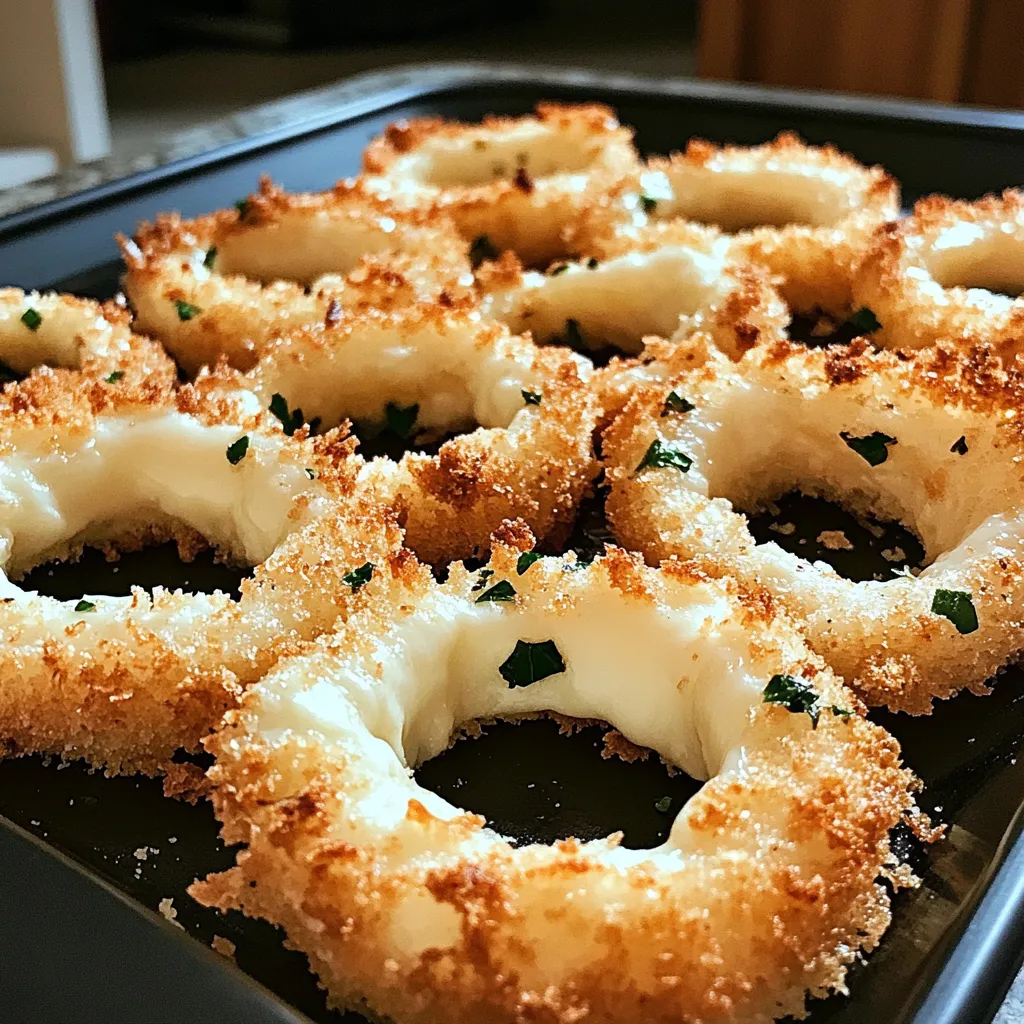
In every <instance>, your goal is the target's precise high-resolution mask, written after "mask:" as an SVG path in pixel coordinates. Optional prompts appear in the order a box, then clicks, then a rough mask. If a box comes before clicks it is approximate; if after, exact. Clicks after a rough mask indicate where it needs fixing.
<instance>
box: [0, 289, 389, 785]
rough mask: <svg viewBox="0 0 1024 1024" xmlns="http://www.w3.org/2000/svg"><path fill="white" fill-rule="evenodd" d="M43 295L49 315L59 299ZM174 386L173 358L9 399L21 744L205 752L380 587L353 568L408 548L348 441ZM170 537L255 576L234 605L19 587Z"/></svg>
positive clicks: (56, 378)
mask: <svg viewBox="0 0 1024 1024" xmlns="http://www.w3.org/2000/svg"><path fill="white" fill-rule="evenodd" d="M32 301H34V302H36V303H37V304H38V307H39V309H40V310H43V311H44V312H42V313H41V315H43V316H44V317H45V316H47V315H48V313H47V312H45V311H46V310H47V309H48V307H49V306H51V305H52V304H53V303H52V302H40V301H39V300H38V299H33V300H32ZM84 305H85V304H82V303H77V304H72V305H71V307H70V308H71V310H72V311H74V310H80V309H82V308H83V306H84ZM33 308H35V307H33ZM53 315H54V318H55V319H56V314H53ZM68 315H69V317H70V314H68ZM92 319H93V320H94V321H96V322H98V321H99V320H100V319H101V311H100V310H99V308H98V307H95V306H94V307H93V317H92ZM44 325H45V320H44ZM39 330H40V332H42V330H43V326H40V328H39ZM97 330H100V331H101V329H100V328H97ZM117 330H118V328H117V327H116V325H115V326H113V327H112V332H116V331H117ZM5 333H6V332H5V330H0V345H2V342H3V340H5V339H4V335H5ZM137 340H138V341H139V342H140V343H141V342H142V339H137ZM5 351H6V352H7V354H8V357H9V356H10V350H9V349H5ZM121 365H125V364H121ZM173 382H174V368H173V365H172V364H171V363H170V361H169V360H167V359H166V358H164V372H163V373H162V374H161V375H158V374H155V373H152V372H150V373H145V374H142V373H140V372H139V371H138V370H137V369H134V370H133V369H132V368H130V367H128V366H126V368H125V369H124V370H123V371H121V370H113V371H110V372H109V373H108V374H107V375H106V377H104V378H99V379H97V378H93V377H89V376H88V375H87V374H85V373H82V372H79V371H74V370H64V369H57V370H54V369H51V368H49V367H44V368H41V369H37V370H35V371H33V372H32V373H30V374H29V376H28V377H26V378H25V379H24V380H22V381H19V382H16V383H11V384H8V385H7V386H6V388H5V389H4V391H3V394H2V395H0V570H2V572H0V748H2V749H3V750H4V751H5V752H6V753H8V754H22V753H30V752H42V753H46V754H56V755H60V756H62V757H68V758H76V757H83V758H86V759H88V760H89V761H90V762H91V763H92V764H94V765H100V766H103V767H105V768H107V769H108V770H111V771H117V770H141V771H146V772H155V771H158V770H160V769H161V768H163V767H165V766H166V765H167V764H168V763H169V762H170V759H171V756H172V754H173V753H174V751H175V750H176V749H178V748H186V749H196V747H197V745H198V743H199V740H200V738H201V737H202V736H203V735H204V734H206V733H207V732H208V731H209V730H210V728H211V727H212V726H213V725H214V724H215V723H216V722H217V721H218V719H219V718H220V716H221V715H222V714H223V712H224V710H225V709H226V708H228V707H229V706H231V705H232V704H233V703H234V702H235V701H236V700H237V698H238V695H239V694H240V692H241V690H242V689H243V688H244V686H245V685H247V684H248V683H251V682H252V681H253V680H255V679H256V678H258V677H259V676H260V675H261V674H262V673H263V672H265V671H266V670H267V668H269V667H270V665H272V664H273V662H274V661H275V660H276V659H277V658H278V657H279V656H280V655H281V654H282V653H284V652H286V651H290V650H292V649H293V648H294V646H295V645H296V643H298V642H299V641H303V640H308V639H310V638H312V637H314V636H316V635H317V634H318V633H320V632H322V631H323V630H324V629H328V628H330V627H332V626H333V625H334V623H335V621H336V619H337V618H338V616H339V615H341V614H344V613H345V611H346V609H347V608H348V606H349V605H350V604H351V603H352V602H353V601H357V602H358V601H365V600H368V599H369V594H370V593H371V592H372V588H366V591H365V593H364V592H363V591H361V590H360V592H359V593H356V592H355V590H354V589H353V587H352V586H351V585H350V584H349V583H346V581H345V576H346V574H348V573H350V572H351V571H352V570H353V569H357V568H358V567H359V566H361V565H363V564H364V563H365V562H367V561H372V560H373V559H380V558H381V557H382V552H385V553H386V550H387V548H388V545H390V546H392V547H394V546H396V545H398V544H400V537H401V535H400V532H399V530H398V528H397V526H392V527H390V528H389V529H388V530H384V529H383V528H382V526H381V524H382V523H386V522H387V519H386V517H385V516H384V514H383V513H382V512H381V511H380V510H375V509H374V507H372V506H370V505H369V504H368V503H364V502H357V501H356V500H355V498H353V497H352V495H353V494H354V485H355V480H354V474H355V469H354V467H353V466H352V465H351V464H350V462H349V460H347V458H346V456H347V455H349V454H350V453H351V448H352V446H351V443H348V442H344V441H343V440H341V439H339V438H338V437H337V436H325V437H322V438H316V439H313V440H309V439H302V438H296V437H292V438H288V437H286V436H285V435H284V433H283V432H282V430H281V427H280V424H278V422H277V420H276V419H275V418H274V417H272V416H270V415H268V414H267V413H265V412H263V411H262V410H261V409H260V403H259V399H258V398H257V396H255V395H254V394H252V393H250V392H246V391H241V390H238V387H237V382H236V381H235V380H234V378H231V377H227V378H226V379H225V380H224V381H222V382H220V383H218V382H217V381H216V380H214V379H213V378H207V379H206V380H205V381H204V382H203V384H202V386H198V387H193V386H186V387H184V388H181V389H175V388H174V387H173ZM368 524H369V525H368ZM166 540H176V541H177V542H178V544H179V547H180V548H181V549H182V551H183V554H184V555H185V556H186V557H188V555H189V553H192V552H195V551H196V550H197V549H198V548H200V547H204V546H212V547H213V548H214V549H215V550H216V552H217V553H218V555H219V556H220V557H221V558H223V559H225V560H228V561H231V562H234V563H241V564H244V565H251V566H256V567H257V568H256V571H255V575H254V577H253V578H252V579H250V580H247V581H245V582H243V584H242V588H241V591H242V595H241V599H240V600H238V601H235V600H233V599H232V598H231V597H230V596H229V595H227V594H224V593H220V592H216V593H213V594H201V593H199V594H188V593H182V592H181V591H175V592H169V591H166V590H163V589H161V588H156V589H155V590H154V591H153V593H152V594H149V593H147V592H145V591H143V590H141V589H135V590H134V591H133V593H132V595H131V596H130V597H106V596H102V595H93V594H86V595H84V596H83V597H82V599H81V600H78V601H74V600H72V601H59V600H56V599H53V598H50V597H46V596H44V595H41V594H39V593H37V592H33V591H26V590H23V589H22V588H21V587H19V586H18V585H17V582H16V581H17V580H18V578H19V577H20V576H21V575H22V574H24V573H25V572H26V571H28V570H29V569H31V568H32V567H34V566H36V565H39V564H41V563H44V562H46V561H49V560H51V559H63V558H74V557H76V556H77V555H78V554H79V553H80V552H81V550H82V548H83V547H84V546H87V545H91V546H96V547H100V548H102V549H106V550H107V551H108V552H119V551H125V550H132V549H136V548H139V547H142V546H143V545H145V544H148V543H152V542H160V541H166Z"/></svg>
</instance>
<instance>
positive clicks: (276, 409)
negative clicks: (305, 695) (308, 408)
mask: <svg viewBox="0 0 1024 1024" xmlns="http://www.w3.org/2000/svg"><path fill="white" fill-rule="evenodd" d="M270 411H271V412H272V413H273V414H274V415H275V416H276V417H277V418H278V419H279V420H280V421H281V428H282V429H283V430H284V432H285V433H286V434H287V435H288V436H289V437H291V436H292V434H294V433H295V431H296V430H298V429H299V427H301V426H302V424H303V423H305V422H306V421H305V420H304V419H303V417H302V410H301V409H296V410H295V411H294V412H291V411H290V410H289V409H288V402H287V401H286V400H285V397H284V395H279V394H278V393H277V392H276V391H275V392H274V394H273V396H272V397H271V399H270Z"/></svg>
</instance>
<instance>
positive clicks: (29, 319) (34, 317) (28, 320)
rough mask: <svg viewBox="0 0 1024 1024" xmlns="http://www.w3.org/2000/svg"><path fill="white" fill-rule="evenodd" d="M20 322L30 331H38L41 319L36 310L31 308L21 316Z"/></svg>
mask: <svg viewBox="0 0 1024 1024" xmlns="http://www.w3.org/2000/svg"><path fill="white" fill-rule="evenodd" d="M21 322H22V323H23V324H24V325H25V326H26V327H27V328H28V329H29V330H30V331H38V330H39V325H40V324H41V323H42V322H43V318H42V317H41V316H40V315H39V310H38V309H33V308H32V307H31V306H29V307H28V309H26V310H25V312H24V313H22V314H21Z"/></svg>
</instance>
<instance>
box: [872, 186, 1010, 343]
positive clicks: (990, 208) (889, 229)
mask: <svg viewBox="0 0 1024 1024" xmlns="http://www.w3.org/2000/svg"><path fill="white" fill-rule="evenodd" d="M990 286H991V287H994V288H995V289H997V290H998V289H1002V288H1005V289H1006V290H1007V291H1009V292H1012V294H1014V295H1017V294H1018V293H1019V292H1020V291H1021V290H1024V193H1021V192H1019V191H1017V190H1014V189H1008V190H1007V191H1005V192H1003V193H1002V195H989V196H985V197H984V198H983V199H979V200H978V201H977V202H973V203H969V202H964V201H960V200H952V199H947V198H946V197H945V196H929V197H927V198H926V199H921V200H919V201H918V202H917V204H916V205H915V206H914V210H913V213H912V214H911V215H910V216H909V217H907V218H906V219H905V220H902V221H890V222H888V223H886V224H883V225H881V226H880V227H879V228H878V229H877V230H876V232H875V234H874V237H873V238H872V243H871V246H870V248H869V249H868V251H867V253H866V254H865V256H864V259H863V261H862V262H861V264H860V267H859V268H858V271H857V274H856V278H855V281H854V297H855V300H856V304H857V305H859V306H867V307H869V308H870V309H872V310H873V311H874V313H875V315H876V316H877V317H878V320H879V322H880V323H881V325H882V326H881V329H880V330H879V331H877V332H875V334H873V335H872V341H874V342H875V343H876V344H878V345H884V346H886V347H888V348H922V347H925V346H929V345H935V344H939V343H942V342H945V343H948V344H954V345H962V346H965V347H968V348H969V347H971V346H974V345H979V344H985V345H992V346H993V347H995V348H997V349H998V350H999V351H1000V352H1001V353H1002V354H1003V355H1004V356H1007V357H1014V356H1016V355H1018V354H1019V353H1020V352H1021V351H1022V350H1024V300H1021V299H1020V298H1013V299H1011V298H1008V297H1006V296H1004V295H1000V294H993V293H992V292H991V291H988V290H987V289H988V288H989V287H990Z"/></svg>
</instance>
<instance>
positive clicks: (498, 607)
mask: <svg viewBox="0 0 1024 1024" xmlns="http://www.w3.org/2000/svg"><path fill="white" fill-rule="evenodd" d="M516 532H518V531H516V530H515V529H510V528H506V531H505V535H506V537H508V535H509V534H510V533H513V534H514V533H516ZM517 539H518V543H517V544H512V545H504V544H501V543H499V544H497V545H496V548H495V553H494V556H493V558H492V560H491V562H490V564H489V566H488V567H487V568H486V569H485V570H484V571H483V572H480V573H477V572H469V571H467V570H466V569H464V568H463V567H462V566H454V567H453V568H452V573H451V577H450V579H449V580H448V581H447V583H445V584H444V585H438V584H435V583H434V582H433V580H432V579H431V577H430V575H429V574H428V573H427V572H426V571H424V570H423V569H422V568H421V569H419V570H418V571H414V570H413V569H412V568H411V567H410V565H409V564H408V563H404V564H403V565H401V566H400V571H393V573H392V580H393V582H392V585H391V592H390V595H389V596H388V598H387V599H386V600H385V601H383V602H382V603H380V604H379V605H377V606H375V607H373V608H367V609H365V610H363V611H360V612H359V613H358V614H356V615H354V616H353V617H352V618H350V619H349V621H348V623H347V625H346V627H345V628H343V629H342V630H341V631H339V632H338V633H337V634H335V635H333V636H331V637H329V638H326V637H325V638H322V640H321V641H320V642H318V643H317V644H316V645H315V647H314V649H313V650H312V651H310V652H309V653H306V654H304V655H302V656H300V657H297V658H295V659H289V660H288V661H285V662H281V663H280V664H279V665H278V667H277V668H276V669H275V670H274V671H273V672H272V673H271V674H270V675H269V676H268V677H266V678H265V679H264V680H262V681H261V682H260V683H259V684H258V685H257V686H256V687H254V688H253V689H252V690H250V692H249V694H248V695H247V696H246V698H245V699H244V701H243V704H242V706H241V707H240V708H239V709H238V710H237V711H235V712H231V713H229V715H228V716H227V718H226V720H225V724H224V726H223V728H222V729H221V730H220V731H219V732H218V733H217V734H216V735H215V736H214V737H212V738H211V739H210V740H208V741H207V747H208V749H209V750H211V751H212V752H213V753H214V754H215V756H216V762H215V764H214V767H213V768H212V770H211V772H210V778H211V780H212V782H213V783H214V786H215V789H214V793H213V800H214V807H215V809H216V812H217V815H218V817H219V818H220V819H221V821H222V822H223V823H224V833H223V835H224V839H225V841H226V842H228V843H236V842H238V843H244V844H246V849H245V850H244V851H243V852H241V853H239V855H238V862H237V866H236V867H235V868H234V869H232V870H230V871H228V872H226V873H225V874H222V875H214V876H211V877H210V878H209V879H207V880H206V881H205V882H202V883H198V884H197V885H195V886H193V888H192V889H191V890H190V891H191V892H192V894H193V895H195V896H196V897H197V898H198V899H199V900H200V901H201V902H203V903H207V904H213V905H216V906H218V907H219V908H221V909H227V908H238V909H241V910H242V911H243V912H245V913H246V914H249V915H251V916H256V917H262V918H266V919H268V920H269V921H272V922H274V923H275V924H278V925H281V926H282V927H283V928H284V929H285V931H286V932H287V935H288V944H289V946H290V947H292V948H297V949H300V950H302V951H303V952H304V953H305V954H306V955H307V956H308V957H309V960H310V964H311V966H312V968H313V970H314V971H315V972H316V974H317V975H318V976H319V978H320V981H321V982H322V983H323V984H324V985H325V987H326V988H327V990H328V993H329V999H330V1001H331V1003H332V1004H334V1005H336V1006H339V1007H344V1006H352V1007H359V1008H360V1009H364V1010H365V1009H369V1011H370V1012H371V1013H372V1014H374V1015H375V1016H376V1015H379V1016H380V1017H382V1018H385V1017H386V1018H387V1019H389V1020H394V1021H396V1022H398V1024H427V1022H433V1021H441V1020H443V1021H451V1022H463V1021H464V1022H469V1021H474V1022H475V1021H483V1020H486V1021H489V1022H495V1024H497V1022H504V1021H507V1022H510V1024H511V1022H515V1021H523V1020H527V1019H529V1020H536V1021H550V1022H552V1024H553V1022H556V1021H569V1020H584V1019H587V1020H591V1019H592V1020H603V1021H640V1020H643V1021H646V1022H651V1024H654V1022H668V1021H672V1022H675V1021H679V1020H684V1019H686V1020H697V1019H699V1020H701V1021H708V1022H711V1021H729V1022H737V1021H758V1022H764V1021H769V1020H772V1019H774V1018H775V1017H780V1016H786V1015H788V1014H793V1015H795V1016H798V1017H799V1016H803V1011H804V1003H805V995H806V994H807V992H810V993H812V994H814V995H818V996H822V995H825V994H827V992H828V991H829V990H831V989H842V985H843V978H844V975H845V972H846V967H847V965H848V964H849V963H850V962H852V961H853V960H854V959H855V958H856V957H857V955H858V952H859V950H861V949H862V948H863V949H869V948H871V947H873V946H874V945H875V944H876V943H877V942H878V939H879V937H880V936H881V934H882V932H883V931H884V929H885V927H886V926H887V924H888V921H889V916H890V915H889V901H888V896H887V895H886V892H885V890H884V889H883V887H882V885H881V884H879V877H880V876H883V877H884V876H887V875H889V873H890V871H891V869H892V868H893V867H894V866H895V862H894V859H893V857H892V854H891V853H890V849H889V836H888V833H889V829H891V828H892V827H893V826H894V825H895V824H896V823H897V822H898V821H899V820H900V818H901V816H903V815H904V814H907V813H913V801H912V797H911V795H910V792H911V790H912V789H913V786H914V780H913V777H912V776H911V774H910V773H909V772H907V771H906V770H904V769H903V768H901V767H900V763H899V748H898V746H897V744H896V742H895V741H894V740H893V739H892V738H891V737H890V736H888V735H887V734H886V733H885V732H884V731H883V730H882V729H881V728H879V727H878V726H875V725H873V724H871V723H869V722H868V721H867V720H866V719H864V718H861V717H859V716H858V714H857V713H856V711H855V707H856V705H857V702H856V699H855V698H854V697H853V695H852V694H851V693H850V692H849V691H848V690H847V689H846V688H845V687H843V686H842V685H841V683H840V682H839V680H838V679H837V678H836V677H835V676H833V675H832V674H831V673H830V672H829V670H828V669H826V668H825V667H824V665H823V663H822V662H821V661H820V659H818V658H817V657H816V656H814V655H813V654H811V652H810V651H809V650H808V649H807V648H806V646H805V645H804V643H803V641H802V640H801V639H800V637H799V634H798V633H797V631H796V630H795V629H794V627H793V626H792V625H791V623H790V622H789V620H788V619H787V618H786V617H785V616H783V615H781V614H778V613H774V612H772V611H771V604H770V601H769V600H768V598H767V596H766V595H765V594H763V593H760V592H758V591H756V590H744V589H743V588H741V587H738V586H736V585H734V584H732V583H727V582H725V581H722V580H716V579H710V578H708V577H707V576H706V575H704V574H703V573H702V571H701V569H700V567H699V566H698V565H696V564H682V563H669V564H668V565H666V566H665V568H664V570H654V569H649V568H647V567H645V566H644V565H643V563H642V561H641V560H640V558H639V557H638V556H636V555H631V554H628V553H626V552H624V551H622V550H619V549H614V548H613V549H610V550H609V552H608V553H607V554H606V555H605V556H603V557H601V558H600V559H598V560H597V561H595V562H593V563H592V564H590V565H588V566H579V565H575V564H569V565H567V564H566V563H565V560H564V559H562V558H544V559H542V560H540V561H536V562H533V563H531V565H530V566H529V568H527V569H525V570H524V568H523V562H522V558H521V552H522V551H523V549H524V547H525V544H528V543H529V540H530V539H529V538H528V537H524V536H523V533H522V532H519V536H518V538H517ZM498 590H503V592H504V594H505V596H504V598H503V599H502V600H500V601H499V600H498V598H497V597H496V596H494V595H495V594H496V592H497V591H498ZM626 680H628V681H629V685H628V686H624V685H623V684H624V681H626ZM780 685H781V686H782V688H783V689H785V690H787V692H788V690H792V691H793V692H794V693H795V692H797V691H799V692H801V693H803V694H804V697H805V698H806V708H807V710H808V711H809V713H802V712H800V711H797V710H796V704H793V703H792V701H789V702H788V706H789V707H791V708H792V710H787V709H786V707H783V706H778V705H777V704H772V703H766V702H765V698H766V696H768V695H769V694H770V693H773V692H774V690H773V688H774V689H777V688H778V687H779V686H780ZM766 687H768V689H767V690H766ZM538 711H541V712H543V711H553V712H557V713H558V714H561V715H570V716H576V717H582V718H587V719H593V718H597V719H601V720H604V721H607V722H610V723H611V724H612V725H614V726H615V728H617V729H619V730H620V731H621V732H622V733H623V734H624V735H625V736H626V737H627V738H628V739H629V740H630V741H631V742H633V743H636V744H638V745H643V746H647V747H651V748H653V749H654V750H655V751H657V752H658V753H659V754H660V755H661V756H662V757H663V758H664V759H665V760H666V761H668V762H669V763H670V764H672V765H675V766H678V767H679V768H681V769H682V770H684V771H686V772H688V773H690V774H691V775H693V776H694V777H696V778H698V779H708V780H709V781H707V782H706V783H705V785H704V786H703V787H702V788H701V789H700V791H699V792H698V793H697V794H696V795H695V796H693V797H692V798H691V799H690V800H689V802H688V803H686V804H685V805H684V806H683V808H682V809H681V811H680V812H679V814H678V816H677V817H676V818H675V821H674V823H673V825H672V828H671V832H670V835H669V838H668V839H667V841H666V842H665V843H664V844H663V845H661V846H658V847H656V848H654V849H647V850H635V849H627V848H625V847H623V846H621V845H620V840H621V837H622V836H621V833H616V834H614V835H611V836H609V837H608V838H607V839H602V840H598V841H594V842H580V841H578V840H575V839H565V840H562V841H560V842H558V843H556V844H554V845H553V846H546V845H534V844H531V845H525V846H517V845H516V844H515V842H514V841H510V840H508V839H506V838H504V837H502V836H501V835H498V834H497V833H496V832H494V831H493V830H491V829H490V828H488V827H487V826H486V822H485V820H484V819H483V818H482V817H480V816H478V815H476V814H473V813H469V812H467V811H464V810H462V809H460V808H457V807H455V806H452V805H451V804H449V803H448V802H447V801H445V800H444V799H442V798H440V797H439V796H437V795H435V794H434V793H432V792H430V791H428V790H425V789H423V788H421V787H420V786H419V785H418V784H417V783H416V781H415V779H414V778H413V776H412V772H411V768H412V767H414V766H416V765H417V764H420V763H422V762H423V761H426V760H427V759H429V758H431V757H434V756H435V755H437V754H440V753H441V752H442V751H444V750H445V748H446V747H448V746H449V744H450V743H451V742H452V740H453V738H454V737H455V736H456V735H457V734H458V731H459V729H460V727H462V726H465V725H467V724H468V723H470V722H472V721H473V720H476V719H480V718H484V719H492V718H496V717H498V718H501V717H515V716H519V715H523V714H527V713H535V712H538Z"/></svg>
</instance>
